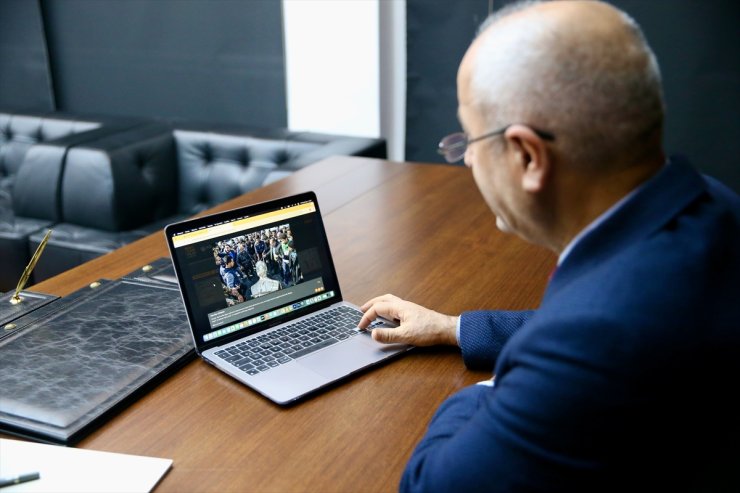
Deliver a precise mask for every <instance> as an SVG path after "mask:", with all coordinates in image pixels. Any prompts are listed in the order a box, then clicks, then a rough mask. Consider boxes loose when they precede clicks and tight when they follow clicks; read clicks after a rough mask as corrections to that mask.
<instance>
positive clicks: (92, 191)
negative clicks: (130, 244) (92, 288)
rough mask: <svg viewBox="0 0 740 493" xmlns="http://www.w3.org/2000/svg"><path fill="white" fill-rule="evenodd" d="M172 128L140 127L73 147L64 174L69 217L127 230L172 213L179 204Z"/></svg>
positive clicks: (64, 203) (78, 222) (65, 215)
mask: <svg viewBox="0 0 740 493" xmlns="http://www.w3.org/2000/svg"><path fill="white" fill-rule="evenodd" d="M177 180H178V177H177V166H176V163H175V147H174V140H173V138H172V132H171V131H170V130H169V129H168V128H166V127H163V126H161V125H156V124H155V125H149V126H144V127H139V128H136V129H133V130H131V131H128V132H123V133H119V134H115V135H111V136H108V137H104V138H102V139H100V140H97V141H95V142H93V143H89V144H85V145H80V146H77V147H74V148H72V149H70V150H69V152H68V153H67V162H66V167H65V172H64V176H63V178H62V214H63V219H64V222H66V223H72V224H76V225H78V226H84V227H89V228H97V229H101V230H104V231H126V230H130V229H134V228H137V227H139V226H142V225H145V224H148V223H151V222H153V221H156V220H157V219H161V218H163V217H166V216H168V215H170V214H172V213H174V212H175V211H176V207H177Z"/></svg>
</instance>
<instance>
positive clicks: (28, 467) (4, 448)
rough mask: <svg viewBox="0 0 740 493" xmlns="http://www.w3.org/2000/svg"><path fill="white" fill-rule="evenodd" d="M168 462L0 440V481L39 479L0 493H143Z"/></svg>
mask: <svg viewBox="0 0 740 493" xmlns="http://www.w3.org/2000/svg"><path fill="white" fill-rule="evenodd" d="M171 466H172V460H170V459H159V458H155V457H143V456H139V455H127V454H114V453H110V452H97V451H94V450H85V449H78V448H68V447H61V446H56V445H43V444H39V443H30V442H22V441H19V440H6V439H2V438H0V477H8V476H16V475H18V474H24V473H30V472H38V473H39V474H40V475H41V478H40V479H36V480H33V481H28V482H26V483H20V484H17V485H14V486H8V487H5V488H3V489H2V493H11V492H12V493H16V492H32V491H33V492H44V493H54V492H60V493H61V492H65V493H73V492H74V493H93V492H94V493H108V492H110V493H124V492H125V493H135V492H141V493H147V492H149V491H151V490H152V489H153V488H154V486H156V484H157V482H158V481H159V480H160V479H161V478H162V476H164V474H165V473H166V472H167V471H168V470H169V468H170V467H171Z"/></svg>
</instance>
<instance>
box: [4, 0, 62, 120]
mask: <svg viewBox="0 0 740 493" xmlns="http://www.w3.org/2000/svg"><path fill="white" fill-rule="evenodd" d="M0 108H4V109H13V110H30V111H39V112H44V111H52V110H54V98H53V94H52V90H51V79H50V77H49V64H48V59H47V56H46V43H45V41H44V31H43V26H42V23H41V13H40V10H39V4H38V1H37V0H0Z"/></svg>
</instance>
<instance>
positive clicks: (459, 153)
mask: <svg viewBox="0 0 740 493" xmlns="http://www.w3.org/2000/svg"><path fill="white" fill-rule="evenodd" d="M511 125H513V124H510V125H506V126H505V127H503V128H499V129H498V130H494V131H493V132H490V133H487V134H484V135H481V136H480V137H476V138H474V139H469V138H468V135H467V134H465V133H463V132H457V133H454V134H450V135H448V136H447V137H445V138H443V139H442V140H440V141H439V146H438V147H437V152H438V153H439V154H441V155H442V156H444V158H445V160H446V161H447V162H448V163H456V162H458V161H459V160H461V159H462V158H463V157H464V156H465V151H466V150H467V149H468V146H469V145H470V144H472V143H474V142H478V141H479V140H483V139H487V138H489V137H495V136H497V135H503V134H504V133H505V132H506V131H507V130H508V129H509V127H511ZM529 128H532V127H529ZM532 131H533V132H534V133H536V134H537V135H538V136H539V137H540V138H541V139H544V140H550V141H552V140H555V136H554V135H553V134H551V133H550V132H545V131H543V130H537V129H536V128H532Z"/></svg>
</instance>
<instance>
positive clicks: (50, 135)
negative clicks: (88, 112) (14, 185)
mask: <svg viewBox="0 0 740 493" xmlns="http://www.w3.org/2000/svg"><path fill="white" fill-rule="evenodd" d="M99 126H100V124H99V123H97V122H89V121H80V120H74V119H73V120H67V119H59V118H54V117H48V116H43V115H38V116H37V115H14V114H9V113H0V180H4V181H5V182H6V185H5V186H6V187H7V186H9V185H8V184H7V182H8V181H9V180H8V179H9V178H11V177H13V176H15V174H16V173H17V172H18V169H19V168H20V167H21V163H22V162H23V158H24V156H25V155H26V152H28V149H29V148H30V147H31V146H32V145H34V144H36V143H38V142H47V141H51V140H54V139H59V138H62V137H65V136H67V135H70V134H74V133H78V132H83V131H86V130H92V129H94V128H97V127H99Z"/></svg>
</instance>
